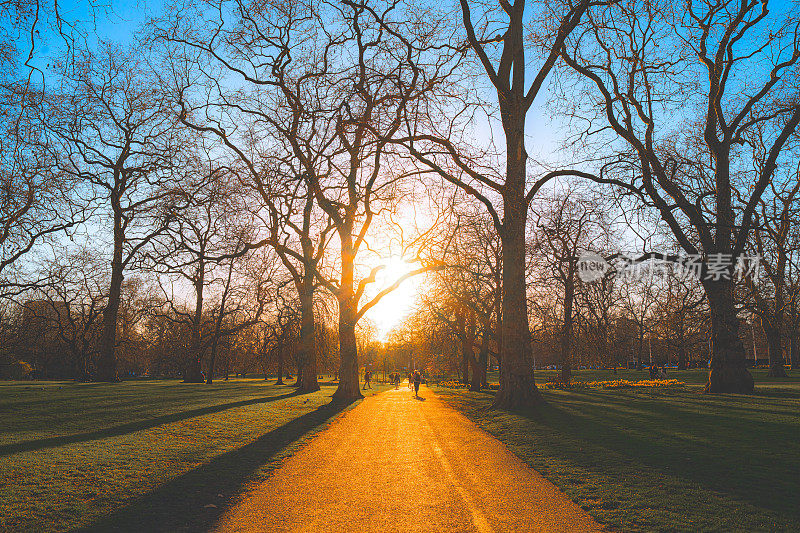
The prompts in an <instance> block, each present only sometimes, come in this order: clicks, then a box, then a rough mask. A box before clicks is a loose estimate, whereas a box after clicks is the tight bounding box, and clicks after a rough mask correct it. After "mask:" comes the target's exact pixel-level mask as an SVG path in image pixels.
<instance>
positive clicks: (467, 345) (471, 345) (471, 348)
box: [461, 309, 481, 391]
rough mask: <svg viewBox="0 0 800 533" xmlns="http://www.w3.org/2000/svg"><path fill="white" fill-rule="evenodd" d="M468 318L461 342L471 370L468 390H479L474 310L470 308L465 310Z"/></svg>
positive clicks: (479, 379)
mask: <svg viewBox="0 0 800 533" xmlns="http://www.w3.org/2000/svg"><path fill="white" fill-rule="evenodd" d="M467 312H468V313H469V318H468V320H467V324H466V330H465V331H464V333H465V336H464V340H463V342H462V344H461V350H462V354H463V356H464V357H465V358H466V359H467V362H468V363H469V370H471V371H472V379H471V380H469V390H471V391H479V390H481V376H480V371H479V370H478V360H477V359H476V358H475V312H474V311H472V310H471V309H470V310H468V311H467Z"/></svg>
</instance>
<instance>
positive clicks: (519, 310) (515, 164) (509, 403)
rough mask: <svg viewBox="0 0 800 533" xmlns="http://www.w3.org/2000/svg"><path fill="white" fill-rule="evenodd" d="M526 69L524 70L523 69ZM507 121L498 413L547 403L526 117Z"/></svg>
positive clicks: (521, 116)
mask: <svg viewBox="0 0 800 533" xmlns="http://www.w3.org/2000/svg"><path fill="white" fill-rule="evenodd" d="M523 68H524V67H523ZM520 105H521V102H501V106H503V107H505V108H506V109H507V108H508V107H511V108H513V107H515V106H520ZM518 115H520V116H518V117H517V118H516V120H512V119H511V118H508V117H506V118H505V119H504V120H503V123H504V124H503V126H504V130H505V133H506V183H505V187H504V191H503V209H504V211H503V226H502V231H501V243H502V246H503V327H502V339H503V340H502V343H503V348H502V356H501V360H502V365H501V367H500V388H499V390H498V391H497V395H496V396H495V399H494V404H493V407H497V408H502V409H518V408H525V407H531V406H533V405H536V404H538V403H540V402H541V401H542V396H541V394H540V393H539V389H537V388H536V382H535V381H534V377H533V357H532V353H531V343H530V329H529V326H528V299H527V291H526V286H525V225H526V224H525V222H526V220H527V217H528V204H527V201H526V199H525V186H526V168H525V167H526V161H527V157H528V156H527V153H526V152H525V136H524V125H525V120H524V115H525V113H524V112H523V113H518Z"/></svg>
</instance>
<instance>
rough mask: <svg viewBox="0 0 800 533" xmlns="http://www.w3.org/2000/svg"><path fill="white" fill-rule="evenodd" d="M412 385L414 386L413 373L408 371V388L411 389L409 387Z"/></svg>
mask: <svg viewBox="0 0 800 533" xmlns="http://www.w3.org/2000/svg"><path fill="white" fill-rule="evenodd" d="M413 386H414V373H413V372H409V373H408V388H409V389H411V387H413Z"/></svg>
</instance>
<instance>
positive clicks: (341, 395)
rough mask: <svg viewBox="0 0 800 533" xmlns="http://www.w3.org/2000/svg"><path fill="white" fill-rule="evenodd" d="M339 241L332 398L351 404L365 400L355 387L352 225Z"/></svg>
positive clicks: (356, 353) (357, 387)
mask: <svg viewBox="0 0 800 533" xmlns="http://www.w3.org/2000/svg"><path fill="white" fill-rule="evenodd" d="M339 239H340V240H341V263H342V275H341V281H340V283H339V294H337V298H336V300H337V302H338V303H339V386H338V387H336V392H334V393H333V398H334V400H336V401H340V402H352V401H355V400H359V399H361V398H363V397H364V396H363V395H362V394H361V388H360V387H359V383H358V345H357V344H356V317H357V316H358V301H356V293H355V290H354V278H353V269H354V262H355V250H353V240H352V224H351V223H349V222H348V223H347V224H345V226H344V227H343V228H342V229H341V230H340V231H339Z"/></svg>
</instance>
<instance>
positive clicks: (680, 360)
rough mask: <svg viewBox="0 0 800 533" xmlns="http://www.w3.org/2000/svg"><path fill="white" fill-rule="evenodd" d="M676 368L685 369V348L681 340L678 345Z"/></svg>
mask: <svg viewBox="0 0 800 533" xmlns="http://www.w3.org/2000/svg"><path fill="white" fill-rule="evenodd" d="M678 370H686V348H685V347H684V345H683V342H681V343H680V344H679V345H678Z"/></svg>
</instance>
